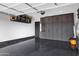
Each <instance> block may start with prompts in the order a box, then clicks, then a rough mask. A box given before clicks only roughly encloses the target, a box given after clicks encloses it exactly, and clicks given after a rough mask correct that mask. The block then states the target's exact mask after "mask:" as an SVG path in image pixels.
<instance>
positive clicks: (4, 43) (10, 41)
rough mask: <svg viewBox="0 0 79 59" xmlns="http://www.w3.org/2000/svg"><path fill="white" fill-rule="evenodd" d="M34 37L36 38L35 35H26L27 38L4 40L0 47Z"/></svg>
mask: <svg viewBox="0 0 79 59" xmlns="http://www.w3.org/2000/svg"><path fill="white" fill-rule="evenodd" d="M32 38H35V36H29V37H25V38H19V39H14V40H9V41H3V42H0V48H3V47H6V46H9V45H12V44H16V43H19V42H23V41H26V40H29V39H32Z"/></svg>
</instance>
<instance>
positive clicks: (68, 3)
mask: <svg viewBox="0 0 79 59" xmlns="http://www.w3.org/2000/svg"><path fill="white" fill-rule="evenodd" d="M71 4H73V3H68V4H64V5H60V6H55V7H49V8H43V9H41V10H49V9H54V8H58V7H63V6H67V5H71ZM34 12H36V11H31V12H27V14H29V13H34Z"/></svg>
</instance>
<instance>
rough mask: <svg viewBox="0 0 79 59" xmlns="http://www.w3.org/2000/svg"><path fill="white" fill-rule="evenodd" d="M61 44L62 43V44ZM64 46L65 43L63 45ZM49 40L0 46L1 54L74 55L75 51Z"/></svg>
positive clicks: (33, 40)
mask: <svg viewBox="0 0 79 59" xmlns="http://www.w3.org/2000/svg"><path fill="white" fill-rule="evenodd" d="M62 45H63V44H62ZM64 47H65V45H64ZM64 47H62V46H60V45H59V44H55V42H53V41H51V40H40V41H35V39H30V40H26V41H23V42H20V43H17V44H13V45H10V46H6V47H4V48H0V55H1V56H75V55H79V54H76V52H75V51H72V50H71V49H70V48H68V47H66V48H64Z"/></svg>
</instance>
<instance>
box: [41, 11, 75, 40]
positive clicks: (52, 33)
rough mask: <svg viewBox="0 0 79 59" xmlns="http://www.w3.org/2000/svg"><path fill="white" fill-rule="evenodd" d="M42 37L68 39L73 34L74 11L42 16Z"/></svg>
mask: <svg viewBox="0 0 79 59" xmlns="http://www.w3.org/2000/svg"><path fill="white" fill-rule="evenodd" d="M41 25H42V27H41V29H42V32H41V33H40V37H41V38H45V39H52V40H62V41H67V40H68V39H69V38H70V37H72V36H73V25H74V17H73V13H70V14H63V15H56V16H49V17H43V18H41Z"/></svg>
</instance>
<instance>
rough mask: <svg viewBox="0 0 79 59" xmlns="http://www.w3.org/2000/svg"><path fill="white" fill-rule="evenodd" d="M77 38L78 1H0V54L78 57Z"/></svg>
mask: <svg viewBox="0 0 79 59" xmlns="http://www.w3.org/2000/svg"><path fill="white" fill-rule="evenodd" d="M71 37H74V38H76V41H77V51H76V50H74V49H72V48H70V44H69V39H70V38H71ZM78 37H79V3H0V56H78V55H79V53H78V49H79V46H78V45H79V43H78V42H79V40H78Z"/></svg>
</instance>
